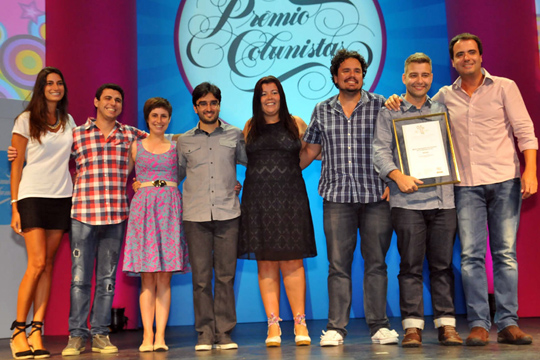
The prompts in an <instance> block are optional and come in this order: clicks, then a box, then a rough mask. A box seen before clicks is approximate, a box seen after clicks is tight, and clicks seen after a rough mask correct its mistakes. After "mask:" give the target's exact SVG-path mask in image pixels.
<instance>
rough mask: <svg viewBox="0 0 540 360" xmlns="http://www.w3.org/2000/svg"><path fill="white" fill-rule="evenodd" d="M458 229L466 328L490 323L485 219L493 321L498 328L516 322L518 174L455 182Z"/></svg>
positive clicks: (487, 325)
mask: <svg viewBox="0 0 540 360" xmlns="http://www.w3.org/2000/svg"><path fill="white" fill-rule="evenodd" d="M455 196H456V208H457V212H458V231H459V238H460V240H461V275H462V278H463V290H464V292H465V300H466V303H467V320H468V322H469V327H471V328H472V327H475V326H481V327H483V328H485V329H487V330H489V329H490V327H491V321H490V316H489V305H488V289H487V277H486V265H485V256H486V248H487V235H488V233H487V232H488V231H487V229H486V224H487V226H488V229H489V245H490V248H491V257H492V258H493V285H494V288H495V303H496V304H497V305H496V312H495V319H494V321H495V324H496V325H497V329H498V330H499V331H501V330H502V329H504V328H505V327H507V326H510V325H517V320H518V316H517V309H518V300H517V290H518V287H517V283H518V267H517V260H516V233H517V230H518V226H519V215H520V209H521V182H520V179H519V178H516V179H512V180H508V181H504V182H502V183H497V184H489V185H479V186H456V187H455Z"/></svg>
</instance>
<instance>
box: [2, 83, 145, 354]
mask: <svg viewBox="0 0 540 360" xmlns="http://www.w3.org/2000/svg"><path fill="white" fill-rule="evenodd" d="M123 100H124V90H123V89H122V88H121V87H120V86H118V85H116V84H104V85H102V86H100V87H99V89H98V90H97V91H96V97H95V99H94V106H95V107H96V110H97V111H96V118H95V119H94V118H89V119H88V121H87V122H86V124H84V125H81V126H78V127H76V128H75V129H73V147H72V156H73V157H74V158H75V163H76V165H77V167H76V175H77V176H76V180H75V182H74V183H75V187H74V190H73V199H72V202H73V205H72V208H71V230H70V242H71V262H72V267H71V307H70V313H69V332H70V336H69V342H68V344H67V346H66V348H65V349H64V350H63V351H62V355H63V356H69V355H79V354H80V353H81V352H82V351H84V350H85V344H86V341H87V340H88V338H89V337H90V336H92V351H94V352H100V353H108V354H112V353H117V352H118V348H117V347H116V346H114V345H113V344H111V342H110V340H109V325H110V323H111V307H112V302H113V298H114V286H115V280H116V269H117V265H118V259H119V255H120V249H121V246H122V241H123V239H124V230H125V220H126V219H127V218H128V213H129V212H128V211H129V206H128V203H127V195H126V183H127V178H128V175H129V173H130V170H131V169H129V167H128V154H129V148H130V145H131V143H132V142H133V141H134V140H136V139H143V138H145V137H146V136H147V135H148V134H147V133H145V132H144V131H141V130H139V129H137V128H135V127H133V126H129V125H124V124H121V123H119V122H118V121H117V120H116V119H117V118H118V116H119V115H120V114H121V113H122V104H123ZM16 157H17V151H16V149H15V148H13V147H9V148H8V160H10V161H12V160H14V159H15V158H16ZM94 264H95V266H96V285H95V293H94V302H93V307H92V312H91V314H90V327H91V329H90V330H89V329H88V325H87V320H88V313H89V310H90V297H91V285H92V277H93V271H94Z"/></svg>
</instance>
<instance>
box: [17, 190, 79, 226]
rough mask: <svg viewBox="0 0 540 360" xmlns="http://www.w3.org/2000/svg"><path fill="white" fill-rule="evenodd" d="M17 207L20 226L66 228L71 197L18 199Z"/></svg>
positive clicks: (69, 214)
mask: <svg viewBox="0 0 540 360" xmlns="http://www.w3.org/2000/svg"><path fill="white" fill-rule="evenodd" d="M17 209H18V210H19V214H20V215H21V228H22V229H23V230H25V229H31V228H42V229H47V230H68V229H69V228H70V225H71V197H67V198H39V197H31V198H25V199H22V200H19V201H18V202H17Z"/></svg>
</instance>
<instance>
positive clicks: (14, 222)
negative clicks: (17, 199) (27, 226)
mask: <svg viewBox="0 0 540 360" xmlns="http://www.w3.org/2000/svg"><path fill="white" fill-rule="evenodd" d="M13 206H16V205H15V204H13ZM11 228H12V229H13V231H15V232H16V233H17V234H19V235H21V236H22V229H21V215H20V214H19V212H18V211H17V210H16V209H15V208H14V209H13V211H12V213H11Z"/></svg>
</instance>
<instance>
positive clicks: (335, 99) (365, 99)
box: [330, 89, 369, 109]
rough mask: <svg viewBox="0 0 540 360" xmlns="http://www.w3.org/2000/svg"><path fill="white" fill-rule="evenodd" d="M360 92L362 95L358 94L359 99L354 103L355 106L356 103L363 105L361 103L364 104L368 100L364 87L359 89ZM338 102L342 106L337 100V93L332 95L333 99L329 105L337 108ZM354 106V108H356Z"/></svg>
mask: <svg viewBox="0 0 540 360" xmlns="http://www.w3.org/2000/svg"><path fill="white" fill-rule="evenodd" d="M360 91H361V93H362V96H360V100H358V103H357V104H356V107H357V106H358V105H363V104H366V103H368V102H369V96H368V92H367V91H365V90H364V89H361V90H360ZM338 104H339V107H341V108H342V106H341V103H340V102H339V94H337V95H336V96H334V98H333V99H331V100H330V106H331V107H333V108H336V109H337V108H338ZM356 107H355V108H356Z"/></svg>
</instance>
